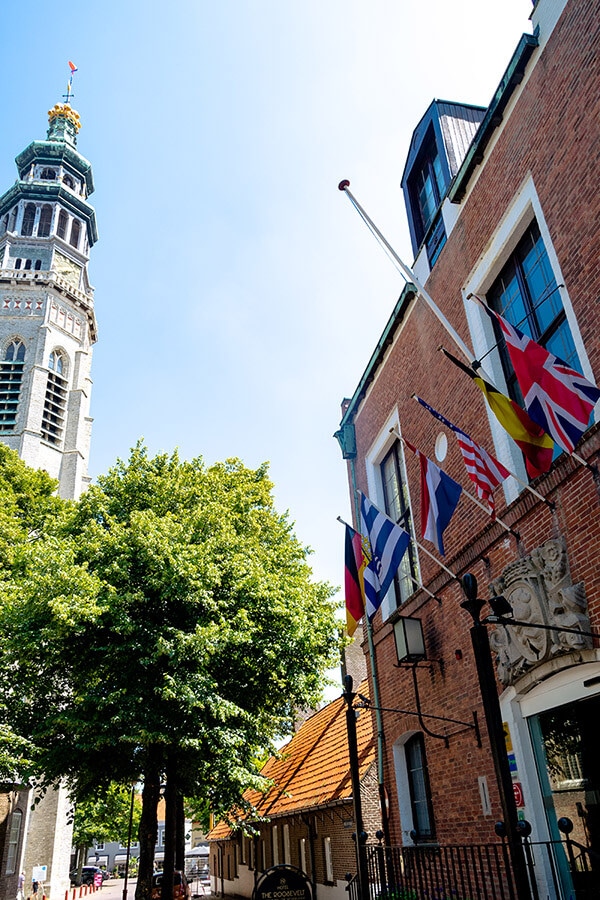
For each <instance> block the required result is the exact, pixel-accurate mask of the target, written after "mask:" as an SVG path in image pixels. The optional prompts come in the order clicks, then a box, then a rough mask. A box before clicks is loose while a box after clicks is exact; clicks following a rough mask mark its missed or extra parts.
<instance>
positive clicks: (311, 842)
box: [302, 816, 317, 900]
mask: <svg viewBox="0 0 600 900" xmlns="http://www.w3.org/2000/svg"><path fill="white" fill-rule="evenodd" d="M302 821H303V822H304V823H305V825H306V831H307V834H308V852H309V854H310V880H311V885H312V892H313V900H317V865H316V860H315V829H314V828H313V825H312V821H311V817H310V816H302Z"/></svg>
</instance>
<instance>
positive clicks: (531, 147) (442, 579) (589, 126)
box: [355, 0, 600, 842]
mask: <svg viewBox="0 0 600 900" xmlns="http://www.w3.org/2000/svg"><path fill="white" fill-rule="evenodd" d="M599 51H600V3H599V2H597V0H571V2H570V3H569V4H568V6H567V8H566V10H565V12H564V14H563V16H562V18H561V20H560V22H559V23H558V25H557V27H556V28H555V30H554V33H553V35H552V36H551V38H550V40H549V42H548V44H547V46H546V48H545V50H544V53H543V55H542V56H541V58H540V59H539V60H538V61H537V64H536V66H535V68H534V69H533V72H532V74H531V76H530V77H529V80H528V82H527V84H526V85H525V86H524V88H523V91H522V94H521V95H520V97H519V99H518V101H517V103H516V105H515V108H514V110H513V111H512V113H511V115H510V116H509V117H508V118H506V119H505V121H504V123H503V126H502V131H501V133H500V134H499V138H498V141H497V143H496V145H495V147H494V148H493V150H492V151H491V153H489V154H488V155H487V157H486V159H485V161H484V164H483V167H482V169H481V171H480V172H478V181H477V183H476V185H475V186H474V188H473V190H472V193H471V194H470V195H468V196H467V199H466V200H465V201H464V202H463V205H462V208H461V211H460V218H459V221H458V223H457V225H456V226H455V228H454V230H453V231H452V233H451V234H450V235H449V237H448V241H447V243H446V246H445V247H444V249H443V250H442V253H441V255H440V257H439V260H438V262H437V263H436V265H435V268H434V270H433V272H432V274H431V276H430V277H429V279H428V282H427V289H428V291H429V292H430V294H431V295H432V296H433V298H434V299H435V300H436V302H437V303H438V305H439V306H440V307H441V308H442V310H443V311H444V313H445V314H446V316H447V317H448V319H449V320H450V321H451V323H452V324H453V325H454V327H455V328H456V329H457V330H458V332H459V333H460V334H461V336H462V337H463V338H464V339H465V341H466V342H467V343H468V344H470V343H471V341H470V338H469V333H468V329H467V324H466V320H465V314H464V308H463V301H462V297H461V289H462V288H463V287H464V285H465V283H466V281H467V279H468V276H469V273H470V272H472V270H473V269H474V267H475V266H476V265H477V263H478V261H479V260H480V258H481V256H482V254H483V253H484V251H485V250H486V247H487V246H488V245H489V242H490V240H491V238H492V237H493V235H494V233H495V231H496V229H497V228H498V225H499V223H500V222H501V220H502V218H503V217H504V216H505V215H506V212H507V209H508V208H509V206H510V204H511V202H512V201H513V199H514V197H515V194H516V192H517V190H518V188H519V186H520V185H521V184H522V183H523V182H524V180H525V179H526V178H527V177H528V176H529V175H531V177H532V178H533V181H534V184H535V188H536V190H537V193H538V196H539V199H540V203H541V207H542V210H543V214H544V217H545V221H546V224H547V226H548V228H549V231H550V234H551V238H552V242H553V247H554V251H555V252H556V254H557V257H558V261H559V264H560V266H561V269H562V273H563V276H564V281H565V284H566V286H567V289H568V292H569V296H570V298H571V301H572V303H573V305H574V310H575V315H576V317H577V321H578V324H579V328H580V331H581V335H582V338H583V341H584V344H585V347H586V351H587V354H588V357H589V359H590V362H591V365H592V368H593V370H594V372H595V374H596V379H597V380H598V379H600V335H599V329H598V312H599V299H600V228H599V227H598V222H599V221H600V205H599V203H598V200H597V194H598V190H597V188H598V181H599V178H598V175H599V160H600V149H599V148H600V79H599V62H598V58H599V55H600V53H599ZM463 64H465V65H467V64H468V61H467V60H466V59H465V61H464V63H463ZM439 344H444V345H445V346H447V347H448V348H449V349H450V350H453V349H454V348H453V347H452V345H451V343H450V340H449V338H448V336H447V334H446V333H445V331H444V330H443V329H442V327H441V325H440V324H439V323H438V322H437V320H436V319H435V318H434V316H433V314H432V313H431V312H430V311H429V309H428V308H427V307H426V306H425V305H424V304H423V303H422V302H421V301H418V302H417V304H416V306H415V307H414V309H413V311H412V313H411V315H410V316H409V318H408V320H407V322H406V324H405V327H404V328H403V330H402V333H401V335H400V337H399V339H397V341H396V343H395V345H394V346H393V347H392V348H391V350H390V352H389V354H388V357H387V359H386V362H385V364H384V367H383V369H382V370H381V371H380V372H379V373H378V377H377V379H376V380H375V382H374V384H373V385H372V387H371V390H370V393H369V395H368V396H367V398H366V400H364V401H363V403H362V405H361V407H360V409H359V412H358V414H357V416H356V418H355V425H356V437H357V447H358V458H357V460H356V476H357V482H358V488H359V489H361V490H363V491H365V492H367V493H368V487H367V478H366V469H365V463H364V457H365V455H366V454H367V453H368V452H369V450H370V448H371V446H372V445H373V442H374V441H375V440H376V438H377V437H378V436H379V435H380V433H381V431H382V429H383V428H384V425H385V423H386V421H387V419H388V417H389V415H390V414H391V412H392V410H393V409H394V408H396V407H398V410H399V414H400V418H401V422H402V429H403V433H404V434H405V436H406V437H407V438H408V439H409V440H411V441H412V442H413V443H415V444H416V445H417V446H418V447H419V449H421V450H422V451H423V452H425V453H426V454H427V455H428V456H430V457H433V445H434V440H435V436H436V435H437V434H438V433H439V431H440V430H441V428H440V427H439V426H438V423H436V422H435V420H434V419H433V418H432V417H430V416H429V415H428V414H427V413H426V412H425V411H423V410H421V409H420V408H419V407H418V406H417V404H416V403H415V402H414V401H413V400H411V399H410V398H411V395H412V393H413V392H417V393H419V394H420V395H421V396H423V397H424V398H425V399H427V400H429V402H431V403H432V404H433V405H434V406H436V407H438V408H439V409H440V411H442V412H443V413H444V414H445V415H447V416H448V418H449V419H451V420H452V421H454V422H456V423H457V424H459V425H460V426H461V427H463V428H464V429H465V430H466V431H467V432H469V433H470V434H471V435H472V436H473V437H474V438H475V439H479V440H481V442H482V443H483V444H484V445H485V446H487V447H488V448H490V449H493V445H492V441H491V437H490V432H489V427H488V422H487V415H486V411H485V406H484V402H483V399H482V397H481V395H480V393H479V392H478V389H477V388H476V387H475V386H474V385H471V384H470V383H469V381H468V379H467V378H466V376H464V375H463V374H462V373H461V372H459V371H458V370H455V369H454V367H453V366H452V365H451V364H450V363H449V362H447V361H445V360H444V359H443V358H442V357H441V355H440V354H439V353H438V352H437V347H438V345H439ZM599 450H600V430H599V429H597V428H593V429H591V431H590V432H589V433H588V439H587V442H586V444H585V445H584V446H583V448H582V449H581V451H580V452H582V454H583V455H584V456H588V455H590V454H593V456H595V457H596V458H597V457H598V452H599ZM406 464H407V469H408V477H409V485H410V491H411V502H412V506H413V514H414V517H415V521H416V522H417V523H418V522H419V517H420V510H419V490H418V478H419V475H418V465H417V461H416V459H415V458H414V457H413V456H412V454H410V453H408V454H407V459H406ZM444 469H445V470H446V471H447V472H448V474H450V475H451V476H452V477H453V478H455V479H456V480H457V481H459V482H460V483H461V484H462V485H463V486H465V488H466V487H467V486H468V484H469V482H468V480H467V479H466V475H465V470H464V465H463V462H462V458H461V456H460V453H459V451H458V448H457V446H455V444H454V442H453V439H452V438H449V452H448V456H447V459H446V460H445V462H444ZM540 491H541V493H542V494H548V497H549V499H551V500H552V501H553V502H554V503H555V504H556V512H555V513H554V514H552V513H551V512H550V511H549V510H548V508H547V507H545V506H544V505H542V504H541V503H539V502H538V501H536V500H535V498H533V497H532V496H531V495H528V494H521V496H520V497H519V498H518V499H517V500H516V501H515V502H514V503H513V504H511V506H510V507H509V508H508V509H506V508H505V506H504V504H503V502H502V493H501V491H498V492H497V501H498V514H499V515H500V516H501V517H503V518H505V519H506V520H507V522H508V523H509V524H511V525H512V526H513V527H514V528H515V529H516V530H518V531H519V532H520V535H521V547H520V548H517V546H516V542H515V541H514V539H513V538H511V537H510V536H506V534H505V532H503V531H502V529H501V527H500V526H499V525H498V524H494V523H491V522H490V520H489V518H488V517H487V516H486V514H485V513H484V512H483V511H481V510H478V509H477V508H476V507H475V506H473V505H471V504H470V503H469V502H467V501H466V500H465V499H463V500H462V501H461V503H460V504H459V507H458V510H457V513H456V514H455V517H454V519H453V521H452V523H451V525H450V527H449V528H448V529H447V531H446V533H445V536H444V542H445V545H446V551H447V554H446V558H445V562H446V564H447V565H448V567H449V568H450V569H452V570H453V571H454V572H456V573H458V574H463V573H464V572H465V571H473V572H474V573H475V574H476V575H477V577H478V578H479V581H480V585H481V587H480V595H481V596H483V597H486V596H487V590H486V586H487V584H488V582H489V581H490V580H491V579H493V578H496V577H498V576H499V575H500V573H501V572H502V570H503V568H504V567H505V566H506V565H507V564H508V563H509V562H512V561H513V560H514V559H515V558H516V557H517V556H518V554H519V552H530V551H531V550H532V549H533V548H535V547H536V546H539V545H541V544H542V543H543V542H544V541H545V540H547V539H548V538H550V537H555V536H557V535H558V534H561V535H564V537H565V539H566V543H567V552H568V557H569V562H570V566H571V572H572V577H573V581H574V582H578V581H583V582H584V583H585V589H586V594H587V599H588V603H589V608H590V614H591V617H592V622H593V623H595V624H596V626H597V627H600V573H599V571H598V565H597V558H598V548H599V547H600V502H599V496H598V492H597V490H596V487H595V485H594V481H593V479H592V477H591V475H590V473H589V472H588V471H585V470H584V469H582V468H581V467H580V466H577V465H576V464H575V463H574V462H573V461H572V460H571V459H569V458H564V457H563V458H561V460H560V461H559V462H558V463H557V464H556V465H555V468H554V469H553V471H552V472H551V473H550V474H549V475H548V476H546V477H544V478H542V479H541V482H540ZM417 527H418V526H417ZM420 563H421V568H422V576H423V580H424V583H425V584H426V585H428V586H429V588H430V589H431V590H432V591H435V592H436V593H437V596H438V597H439V598H440V600H441V603H438V602H437V601H436V600H433V599H430V598H428V597H427V596H426V594H424V593H423V592H419V593H417V594H416V595H415V596H414V597H413V598H412V599H411V600H410V601H409V602H408V604H407V605H406V607H405V612H406V614H408V615H414V614H418V615H419V617H421V618H422V620H423V625H424V628H425V633H426V639H427V648H428V654H429V656H430V657H431V658H432V659H434V660H435V659H443V661H444V665H443V668H441V667H440V665H439V664H438V663H432V665H431V668H430V669H421V670H419V672H418V673H417V674H418V677H419V688H420V692H421V695H422V702H423V708H424V709H425V710H426V711H430V712H435V713H438V714H441V715H446V716H450V717H453V718H456V719H460V720H463V721H469V720H470V719H471V715H472V712H473V710H474V709H478V710H479V713H480V718H481V719H483V716H482V714H481V709H480V705H479V703H478V701H477V698H478V692H477V688H476V684H477V675H476V671H475V666H474V662H473V655H472V651H471V647H470V639H469V626H470V622H469V617H468V615H467V614H466V613H465V612H464V611H463V610H461V609H460V607H459V603H460V602H461V601H462V600H463V599H464V597H463V595H462V591H461V589H460V587H459V586H458V584H457V583H456V582H453V581H451V580H450V579H449V578H448V576H446V575H445V573H443V572H442V571H441V570H440V569H439V567H438V566H437V564H436V563H432V562H431V561H430V560H429V559H428V558H427V557H426V556H425V555H423V554H421V555H420ZM374 630H375V633H374V640H375V644H376V653H377V667H378V677H379V684H380V692H381V703H382V706H389V707H401V708H407V709H414V707H415V698H414V690H413V685H412V678H411V673H410V671H409V670H408V669H398V668H395V667H394V662H395V650H394V646H393V638H392V636H391V629H390V626H389V625H388V624H385V625H383V626H381V622H380V617H379V616H377V617H376V619H375V629H374ZM455 650H460V651H461V653H462V658H461V659H457V658H456V657H455ZM384 727H385V736H386V754H387V760H386V781H387V784H388V790H390V794H391V797H392V803H391V808H392V813H393V818H392V828H393V833H394V838H395V840H397V841H400V839H401V834H400V823H399V820H398V814H397V799H396V797H395V776H394V769H393V763H392V746H393V743H394V741H395V740H396V738H397V737H398V735H400V734H402V733H404V732H405V731H406V730H407V729H409V728H414V729H415V730H421V726H420V725H419V723H418V721H417V718H416V717H412V718H411V717H406V716H401V715H399V714H396V713H384ZM429 727H430V728H431V730H433V731H438V730H439V731H444V730H445V729H448V730H453V729H454V728H455V727H456V726H448V725H442V724H441V723H433V724H432V723H429ZM482 728H483V725H482ZM425 740H426V749H427V755H428V762H429V769H430V778H431V784H432V791H433V799H434V806H435V808H436V821H437V834H438V837H439V838H440V839H441V840H442V841H444V842H455V841H457V840H459V839H460V840H474V841H475V840H487V839H488V838H489V837H490V836H491V835H492V833H493V823H494V822H495V821H496V819H498V818H499V817H500V806H499V800H498V795H497V791H496V789H495V778H494V774H493V767H492V763H491V758H490V755H489V752H488V750H487V749H486V748H487V746H488V744H487V738H486V737H485V734H484V747H483V748H482V749H479V748H477V746H476V743H475V740H474V737H473V734H472V733H470V732H465V733H464V734H461V735H459V736H456V737H453V738H451V739H450V746H449V748H446V747H445V745H444V742H443V741H442V740H437V739H434V738H431V737H428V736H426V738H425ZM480 775H486V776H487V779H488V786H489V788H490V793H491V799H492V807H493V812H492V815H491V816H490V817H488V818H484V817H483V815H482V811H481V807H480V798H479V792H478V786H477V778H478V776H480Z"/></svg>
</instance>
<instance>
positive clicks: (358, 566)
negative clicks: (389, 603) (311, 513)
mask: <svg viewBox="0 0 600 900" xmlns="http://www.w3.org/2000/svg"><path fill="white" fill-rule="evenodd" d="M366 562H367V560H366V559H365V555H364V553H363V548H362V537H361V536H360V534H359V533H358V532H357V531H354V529H353V528H350V526H349V525H346V561H345V570H344V588H345V591H346V630H347V632H348V635H349V637H352V635H353V634H354V632H355V631H356V628H357V625H358V623H359V622H360V620H361V619H362V617H363V613H364V611H365V600H364V590H363V570H364V568H365V565H366Z"/></svg>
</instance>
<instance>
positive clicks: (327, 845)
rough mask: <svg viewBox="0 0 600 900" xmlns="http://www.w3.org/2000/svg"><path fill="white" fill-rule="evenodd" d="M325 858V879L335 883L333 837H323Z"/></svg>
mask: <svg viewBox="0 0 600 900" xmlns="http://www.w3.org/2000/svg"><path fill="white" fill-rule="evenodd" d="M323 858H324V860H325V881H327V882H330V883H333V858H332V856H331V838H330V837H329V836H328V835H327V836H326V837H324V838H323Z"/></svg>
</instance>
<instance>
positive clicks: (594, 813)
mask: <svg viewBox="0 0 600 900" xmlns="http://www.w3.org/2000/svg"><path fill="white" fill-rule="evenodd" d="M530 725H531V731H532V737H533V743H534V746H535V748H536V758H537V763H538V770H539V776H540V783H541V787H542V793H543V797H544V806H545V809H546V815H547V817H548V826H549V828H550V832H551V835H552V837H553V839H554V840H558V839H559V838H560V837H561V835H560V834H559V831H558V828H557V824H556V823H557V821H558V820H559V819H561V818H563V817H567V818H569V819H570V820H571V822H572V823H573V831H572V832H571V835H570V837H571V839H572V840H573V841H575V842H577V844H580V845H581V846H583V847H588V848H589V849H590V850H591V851H592V855H586V857H585V858H586V861H587V863H588V865H589V871H587V872H581V873H578V872H573V871H572V872H571V876H572V879H573V886H574V887H575V890H576V896H577V897H580V896H582V897H585V896H600V865H599V862H598V861H595V860H594V856H597V860H600V697H592V698H590V699H587V700H579V701H577V702H572V703H568V704H565V705H564V706H559V707H555V708H554V709H550V710H546V711H544V712H540V713H538V715H537V716H533V717H532V718H531V719H530ZM559 868H562V866H560V865H559ZM589 891H594V893H593V894H590V893H588V892H589Z"/></svg>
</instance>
